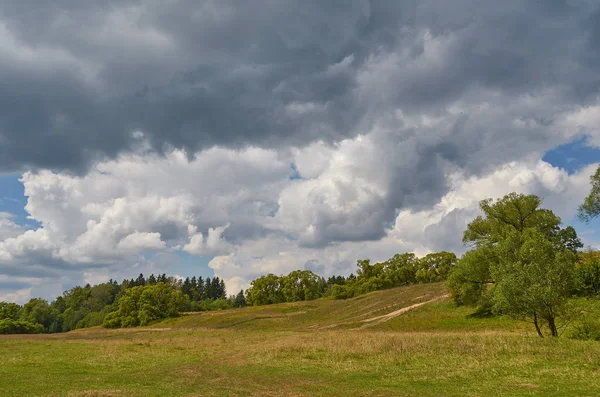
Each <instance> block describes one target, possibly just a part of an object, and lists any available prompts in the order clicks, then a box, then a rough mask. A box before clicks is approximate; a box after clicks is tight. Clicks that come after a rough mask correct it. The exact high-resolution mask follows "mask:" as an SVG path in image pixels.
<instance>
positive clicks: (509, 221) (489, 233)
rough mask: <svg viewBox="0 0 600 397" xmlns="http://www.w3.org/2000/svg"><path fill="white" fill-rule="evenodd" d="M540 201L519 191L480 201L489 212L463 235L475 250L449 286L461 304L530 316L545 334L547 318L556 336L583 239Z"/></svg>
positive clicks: (456, 270) (450, 281) (470, 225)
mask: <svg viewBox="0 0 600 397" xmlns="http://www.w3.org/2000/svg"><path fill="white" fill-rule="evenodd" d="M540 205H541V200H540V198H539V197H537V196H534V195H528V196H526V195H522V194H516V193H511V194H509V195H506V196H504V197H503V198H502V199H499V200H496V201H493V200H491V199H488V200H483V201H481V202H480V208H481V210H482V212H483V213H484V215H483V216H478V217H477V218H475V219H474V220H473V221H472V222H471V223H470V224H469V225H468V227H467V230H466V231H465V233H464V237H463V241H464V242H465V243H466V244H469V245H471V247H473V249H472V250H471V251H469V252H468V253H467V254H465V255H464V256H463V258H462V259H461V260H460V261H459V262H458V263H457V265H456V266H455V267H454V268H453V270H452V272H451V274H450V276H449V280H448V286H449V288H450V290H451V291H452V294H453V296H454V299H455V300H456V302H458V303H464V304H479V305H480V306H488V305H489V306H491V309H492V310H494V311H495V312H501V313H505V314H508V315H511V316H513V317H518V318H523V319H529V320H530V321H531V322H533V324H534V325H535V327H536V330H537V331H538V334H539V335H540V336H543V335H542V332H541V328H540V321H544V322H545V323H546V325H547V326H548V328H549V329H550V333H551V335H552V336H557V335H558V329H557V325H556V320H557V318H558V317H560V316H561V315H562V314H563V309H564V304H565V302H566V299H567V298H568V296H569V295H570V293H571V292H572V290H573V272H574V264H575V260H576V254H575V253H574V252H573V249H574V248H575V247H576V246H578V245H579V243H578V242H577V241H578V238H577V234H576V233H575V230H574V229H572V230H571V229H561V228H560V224H561V221H560V218H559V217H557V216H556V215H554V214H553V213H552V211H549V210H546V209H541V208H540ZM489 286H491V287H490V288H488V287H489Z"/></svg>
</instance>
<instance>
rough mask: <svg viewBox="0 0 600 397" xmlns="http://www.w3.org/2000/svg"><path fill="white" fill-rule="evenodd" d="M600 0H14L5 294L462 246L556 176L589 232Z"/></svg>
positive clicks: (0, 104)
mask: <svg viewBox="0 0 600 397" xmlns="http://www.w3.org/2000/svg"><path fill="white" fill-rule="evenodd" d="M599 88H600V3H598V2H597V1H592V0H589V1H586V0H564V1H561V0H553V1H523V0H521V1H511V0H507V1H503V2H492V1H473V0H456V1H452V2H441V1H437V0H418V1H417V0H406V1H400V0H343V1H341V0H326V1H323V0H277V1H275V0H256V1H252V2H242V1H233V0H214V1H211V0H205V1H191V0H174V1H168V2H165V1H157V0H119V1H112V0H109V1H105V2H81V1H73V0H56V1H52V2H39V1H33V0H20V1H18V2H15V1H9V0H0V300H5V301H15V302H19V303H23V302H25V301H27V300H28V299H30V298H31V297H42V298H45V299H53V298H55V297H56V296H58V295H60V294H61V293H62V291H63V290H65V289H68V288H71V287H73V286H74V285H81V284H85V283H92V284H94V283H99V282H104V281H107V280H108V279H111V278H112V279H116V280H122V279H123V278H131V277H135V276H137V275H138V274H139V273H144V274H146V275H148V274H150V273H155V274H156V273H163V272H164V273H168V274H171V275H177V276H182V277H185V276H193V275H196V276H203V277H206V276H210V277H213V276H218V277H220V278H222V279H224V280H225V281H226V285H227V288H228V291H229V292H230V293H235V292H237V291H239V290H240V289H241V288H246V287H247V286H248V285H249V282H250V281H251V280H252V279H254V278H256V277H258V276H260V275H262V274H266V273H269V272H272V273H275V274H284V273H287V272H289V271H291V270H294V269H308V270H312V271H314V272H316V273H318V274H320V275H322V276H329V275H332V274H349V273H350V272H352V271H355V264H356V260H357V259H363V258H370V259H371V260H373V261H379V260H384V259H387V258H389V257H390V256H392V255H393V254H395V253H401V252H415V253H416V254H417V255H425V254H427V253H429V252H435V251H440V250H449V251H454V252H456V253H458V254H461V253H462V252H464V250H465V247H464V246H463V245H462V243H461V237H462V233H463V231H464V230H465V228H466V226H467V224H468V223H469V222H470V221H471V220H472V219H473V218H474V217H476V216H477V215H478V214H479V210H478V202H479V201H480V200H482V199H485V198H489V197H491V198H499V197H502V196H503V195H505V194H507V193H510V192H513V191H514V192H519V193H525V194H537V195H539V196H541V197H542V198H543V200H544V204H543V205H544V206H545V207H546V208H550V209H552V210H553V211H554V212H555V213H556V214H558V215H559V216H560V217H561V219H562V220H563V221H564V223H565V224H570V225H573V226H575V227H576V229H577V231H578V233H579V235H580V237H581V238H582V239H583V241H584V243H585V244H586V246H590V247H596V246H598V245H600V243H599V242H600V234H599V233H598V232H597V230H600V229H599V228H598V226H600V222H598V221H593V222H591V223H590V224H582V223H581V222H579V221H578V220H577V219H576V216H575V215H576V211H577V207H578V206H579V205H580V204H581V203H582V201H583V199H584V197H585V196H586V194H587V193H588V192H589V188H590V185H589V177H590V175H591V174H593V173H594V172H595V170H596V168H597V167H598V164H599V163H600V129H599V127H600V100H599V99H600V98H599V93H600V91H599Z"/></svg>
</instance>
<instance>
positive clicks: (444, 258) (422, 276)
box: [415, 251, 457, 284]
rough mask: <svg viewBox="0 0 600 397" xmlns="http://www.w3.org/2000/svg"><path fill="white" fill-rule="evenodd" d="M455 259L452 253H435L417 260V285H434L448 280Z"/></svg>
mask: <svg viewBox="0 0 600 397" xmlns="http://www.w3.org/2000/svg"><path fill="white" fill-rule="evenodd" d="M456 261H457V258H456V255H455V254H454V253H453V252H446V251H442V252H437V253H434V254H428V255H426V256H425V257H423V258H421V259H419V261H418V266H419V270H417V273H416V274H415V277H416V279H417V282H419V283H421V284H422V283H435V282H439V281H444V280H446V279H447V278H448V273H449V272H450V269H452V268H453V267H454V265H455V264H456Z"/></svg>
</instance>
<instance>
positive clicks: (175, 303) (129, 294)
mask: <svg viewBox="0 0 600 397" xmlns="http://www.w3.org/2000/svg"><path fill="white" fill-rule="evenodd" d="M188 303H189V299H188V298H187V297H186V296H185V295H184V294H183V293H182V292H181V291H180V290H178V289H177V288H176V287H174V286H172V285H169V284H165V283H162V282H161V283H157V284H155V285H147V286H137V287H133V288H129V289H127V290H126V291H125V293H124V294H123V295H122V296H121V298H120V299H119V301H118V310H116V311H114V312H111V313H109V314H107V315H106V318H105V319H104V323H103V325H104V326H105V327H107V328H118V327H135V326H139V325H148V324H150V323H151V322H153V321H156V320H160V319H163V318H167V317H176V316H178V315H179V313H180V312H182V311H183V310H185V308H186V307H187V305H188Z"/></svg>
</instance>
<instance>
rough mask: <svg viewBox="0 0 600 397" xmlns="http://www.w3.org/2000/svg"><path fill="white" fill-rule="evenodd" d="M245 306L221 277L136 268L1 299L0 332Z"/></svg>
mask: <svg viewBox="0 0 600 397" xmlns="http://www.w3.org/2000/svg"><path fill="white" fill-rule="evenodd" d="M242 306H246V299H245V294H244V292H243V291H240V292H239V293H238V294H237V295H231V296H229V297H228V296H227V291H226V288H225V283H224V282H223V280H221V279H219V277H213V278H212V279H211V278H210V277H207V278H206V279H203V278H202V277H197V278H196V277H192V278H189V277H188V278H186V279H183V280H181V279H178V278H175V277H169V276H167V275H166V274H159V275H156V276H155V275H154V274H152V275H150V276H149V277H148V278H145V277H144V275H143V274H140V275H139V276H138V277H137V278H135V279H129V280H123V281H122V282H121V283H118V282H116V281H114V280H110V281H108V282H106V283H101V284H98V285H94V286H91V285H89V284H87V285H85V286H83V287H81V286H76V287H74V288H71V289H70V290H68V291H65V292H64V293H63V294H62V295H61V296H59V297H57V298H56V299H55V300H54V301H53V302H48V301H46V300H44V299H40V298H32V299H30V300H29V302H27V303H25V304H24V305H22V306H21V305H18V304H16V303H6V302H0V334H16V333H42V332H49V333H55V332H67V331H71V330H73V329H76V328H87V327H93V326H99V325H104V326H106V327H121V326H123V327H129V326H138V325H146V324H148V323H150V322H152V321H155V320H160V319H162V318H166V317H173V316H177V315H179V314H180V313H182V312H185V311H207V310H218V309H227V308H233V307H242Z"/></svg>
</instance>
